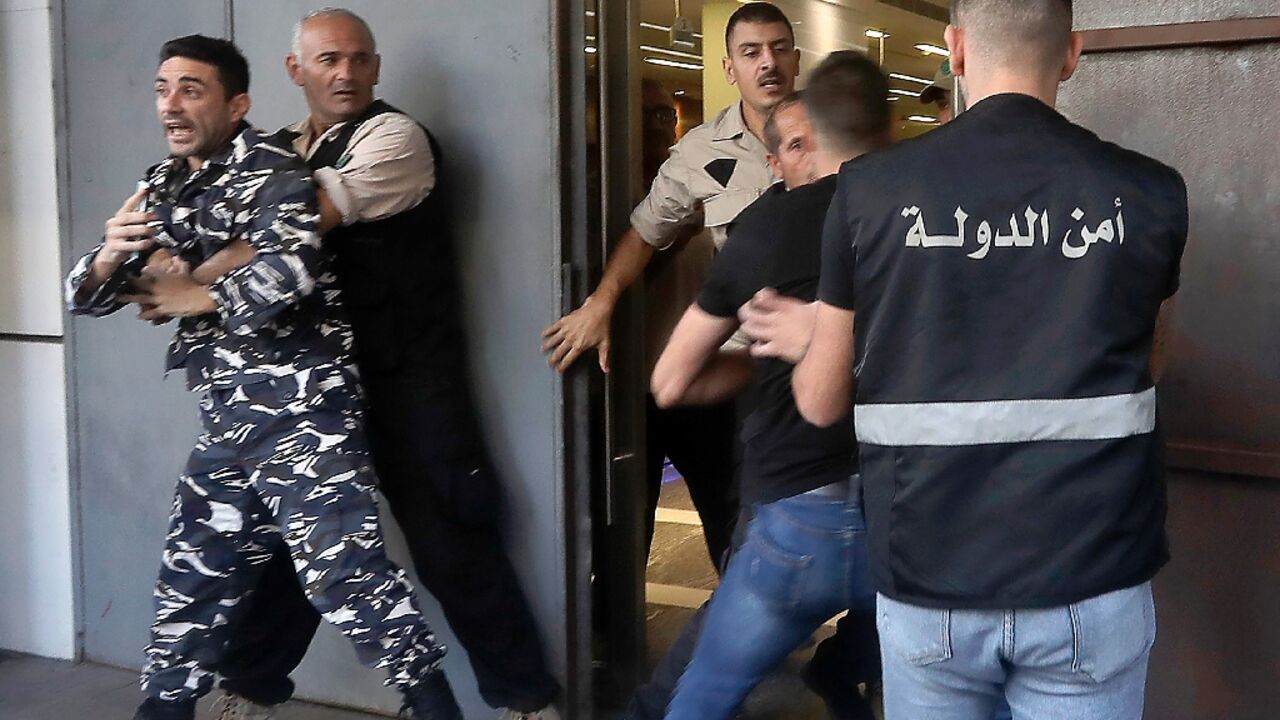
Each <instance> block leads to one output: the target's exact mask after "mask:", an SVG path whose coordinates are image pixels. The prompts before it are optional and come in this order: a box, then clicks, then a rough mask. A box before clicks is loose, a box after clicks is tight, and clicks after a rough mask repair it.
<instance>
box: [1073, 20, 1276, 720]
mask: <svg viewBox="0 0 1280 720" xmlns="http://www.w3.org/2000/svg"><path fill="white" fill-rule="evenodd" d="M1075 8H1076V17H1077V25H1078V26H1079V27H1081V28H1082V29H1091V28H1101V27H1125V26H1133V25H1154V24H1165V23H1175V22H1192V21H1200V20H1221V19H1229V18H1240V17H1262V16H1276V15H1280V0H1217V1H1214V0H1152V1H1151V2H1141V3H1117V2H1111V1H1110V0H1076V3H1075ZM1276 87H1280V43H1271V44H1259V45H1250V46H1238V47H1231V46H1224V47H1216V48H1206V47H1200V48H1187V49H1175V50H1153V51H1141V52H1123V53H1105V54H1098V55H1089V56H1086V58H1085V60H1084V62H1083V64H1082V65H1081V68H1080V71H1079V73H1078V74H1077V76H1076V78H1075V79H1073V80H1072V81H1071V82H1069V83H1068V84H1067V85H1066V86H1065V91H1064V96H1063V99H1062V107H1063V110H1064V112H1065V113H1066V114H1067V115H1068V116H1069V117H1071V118H1073V119H1075V120H1077V121H1079V122H1081V123H1082V124H1084V125H1085V126H1087V127H1089V128H1091V129H1093V130H1095V131H1096V132H1098V133H1099V134H1100V135H1101V136H1102V137H1103V138H1105V139H1108V140H1113V141H1116V142H1119V143H1121V144H1123V145H1126V146H1129V147H1132V148H1135V149H1137V150H1140V151H1142V152H1144V153H1147V154H1149V155H1152V156H1154V157H1156V158H1159V159H1160V160H1163V161H1165V162H1167V163H1169V164H1171V165H1173V166H1174V167H1177V168H1178V169H1179V170H1180V171H1182V173H1183V174H1184V176H1185V177H1186V179H1187V184H1188V188H1189V192H1190V204H1191V241H1190V245H1189V246H1188V250H1187V255H1186V258H1185V261H1184V263H1183V284H1182V289H1181V291H1180V292H1179V294H1178V296H1177V307H1176V314H1175V316H1174V323H1173V331H1174V332H1173V338H1172V340H1171V343H1170V360H1169V362H1170V365H1169V371H1168V373H1167V379H1166V382H1165V383H1164V384H1163V387H1162V389H1161V399H1160V402H1161V415H1162V420H1161V422H1162V423H1163V425H1164V426H1165V428H1166V431H1167V435H1169V436H1170V438H1171V439H1172V440H1174V441H1177V442H1189V443H1196V444H1201V445H1204V446H1209V447H1215V448H1221V449H1227V450H1231V449H1239V450H1255V451H1258V452H1261V451H1264V450H1270V451H1272V452H1274V451H1275V449H1277V444H1276V443H1277V438H1278V437H1280V375H1277V373H1276V358H1277V357H1280V290H1277V286H1276V284H1275V278H1276V277H1277V275H1280V232H1278V231H1277V230H1276V226H1275V218H1276V212H1277V209H1278V208H1280V169H1278V166H1277V163H1276V148H1277V146H1278V144H1280V127H1278V126H1277V125H1276V122H1275V119H1276V117H1278V116H1280V95H1278V94H1277V93H1276V92H1275V91H1274V89H1275V88H1276ZM1169 483H1170V498H1169V504H1170V509H1169V525H1168V526H1169V533H1170V538H1171V542H1172V551H1173V561H1172V562H1171V563H1170V565H1169V567H1168V568H1167V569H1166V570H1165V571H1164V572H1163V573H1162V574H1161V575H1160V576H1159V577H1158V578H1157V580H1156V583H1155V587H1156V600H1157V612H1158V614H1159V619H1160V630H1159V639H1158V641H1157V643H1156V649H1155V653H1154V656H1153V664H1152V671H1151V678H1150V684H1149V692H1148V710H1147V717H1150V718H1157V719H1158V720H1206V719H1209V718H1214V719H1216V718H1232V720H1263V719H1264V718H1273V717H1275V715H1276V711H1275V708H1276V707H1278V706H1280V684H1278V683H1276V678H1277V677H1280V651H1278V650H1277V648H1280V612H1278V611H1280V532H1278V530H1280V480H1274V479H1263V478H1246V477H1240V476H1233V475H1223V474H1215V473H1208V472H1197V471H1189V470H1173V471H1171V473H1170V477H1169Z"/></svg>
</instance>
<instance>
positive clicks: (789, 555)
mask: <svg viewBox="0 0 1280 720" xmlns="http://www.w3.org/2000/svg"><path fill="white" fill-rule="evenodd" d="M753 529H755V530H757V532H755V533H753V536H752V537H750V538H749V539H748V542H747V545H746V547H745V548H744V550H745V555H746V557H744V558H743V559H744V560H745V561H747V562H748V563H749V565H748V568H749V573H748V576H749V577H750V580H751V590H752V592H753V593H755V594H756V595H757V596H759V597H760V599H761V600H763V601H764V602H765V604H767V605H769V606H770V607H773V608H776V609H778V610H786V611H790V610H795V609H796V608H798V607H799V606H800V603H801V600H802V599H803V597H804V585H805V583H804V575H805V571H806V570H808V569H809V568H810V567H811V566H812V565H813V556H812V555H800V554H796V553H793V552H790V551H788V550H784V549H782V548H781V547H779V546H778V544H777V543H775V542H774V541H773V540H771V539H770V538H769V535H768V533H767V532H763V530H764V528H753Z"/></svg>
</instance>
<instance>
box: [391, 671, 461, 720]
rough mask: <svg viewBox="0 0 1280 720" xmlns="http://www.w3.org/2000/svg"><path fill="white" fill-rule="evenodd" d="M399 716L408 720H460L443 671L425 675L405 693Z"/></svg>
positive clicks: (459, 712)
mask: <svg viewBox="0 0 1280 720" xmlns="http://www.w3.org/2000/svg"><path fill="white" fill-rule="evenodd" d="M400 716H401V717H404V718H408V719H409V720H462V710H460V709H459V708H458V701H457V700H455V699H454V697H453V690H452V689H451V688H450V687H449V681H448V680H447V679H445V676H444V671H443V670H436V671H433V672H430V673H427V676H426V677H424V678H422V680H421V681H419V682H418V684H417V685H414V686H413V687H412V688H410V689H409V690H407V691H405V694H404V706H403V707H401V708H400Z"/></svg>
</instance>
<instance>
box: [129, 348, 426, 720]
mask: <svg viewBox="0 0 1280 720" xmlns="http://www.w3.org/2000/svg"><path fill="white" fill-rule="evenodd" d="M360 402H361V400H360V396H359V390H358V383H357V382H356V381H355V379H354V377H352V376H350V375H349V374H347V373H346V372H345V371H343V370H341V369H338V368H329V369H312V370H303V371H300V372H299V373H298V374H296V375H292V376H289V377H284V378H277V379H273V380H268V381H263V382H258V383H253V384H249V385H242V386H239V387H235V388H231V389H215V390H211V391H210V392H208V393H207V394H206V395H205V396H204V397H203V398H202V399H201V404H200V410H201V420H202V422H203V424H204V434H203V435H201V437H200V439H199V441H198V442H197V443H196V447H195V450H194V451H193V452H192V453H191V457H190V460H189V461H188V463H187V467H186V471H185V473H184V474H183V475H182V477H181V478H180V479H179V481H178V489H177V494H176V496H175V497H174V501H173V512H172V515H171V517H170V521H169V533H168V537H167V539H166V542H165V548H164V554H163V558H162V565H161V568H160V576H159V579H158V580H157V582H156V589H155V603H156V617H155V623H154V625H153V626H152V628H151V642H150V644H149V645H148V647H147V650H146V666H145V668H144V669H143V673H142V689H143V692H144V693H146V695H147V696H148V697H150V698H153V699H154V700H156V701H161V702H165V703H170V702H180V703H181V702H189V701H191V700H192V699H194V698H197V697H200V696H202V695H204V694H206V693H208V692H209V690H210V689H211V688H212V685H213V681H214V672H216V669H217V665H218V661H219V659H220V657H221V655H222V652H223V648H224V646H225V645H226V641H227V635H226V633H227V628H228V626H229V622H230V619H231V618H233V617H234V616H235V614H236V613H237V611H238V608H240V607H241V606H242V605H243V604H244V600H245V598H246V597H247V596H248V594H249V593H250V592H251V590H252V589H253V588H254V587H255V586H257V584H258V581H259V578H260V576H261V573H262V571H263V570H264V569H265V567H266V564H267V561H268V560H270V558H271V556H272V554H273V553H274V552H275V550H276V549H277V548H278V547H279V546H280V543H284V544H285V545H287V547H288V550H289V554H290V555H291V557H292V559H293V565H294V568H295V570H296V571H297V574H298V580H299V583H300V584H301V585H302V588H303V590H304V591H305V592H306V595H307V598H308V599H309V600H310V601H311V603H312V604H313V605H314V606H315V607H316V609H317V610H319V612H320V614H321V615H322V616H323V617H324V618H325V619H326V620H327V621H329V622H330V623H332V624H334V625H335V626H337V628H338V629H339V630H341V631H342V633H343V634H344V635H345V636H346V637H348V638H349V639H350V640H351V641H352V643H353V644H354V645H355V648H356V653H357V655H358V656H359V658H360V660H361V662H363V663H364V664H365V665H368V666H370V667H377V668H382V669H385V670H386V671H387V674H388V676H389V679H388V681H387V684H388V685H394V686H396V687H397V688H399V689H400V690H402V691H403V690H406V689H408V688H410V687H412V686H413V685H414V683H416V682H417V681H418V680H419V679H420V678H422V677H423V676H424V675H426V673H428V672H430V671H431V670H433V669H434V668H435V667H436V666H437V665H438V664H439V662H440V660H441V658H442V657H443V656H444V653H445V648H444V647H443V646H442V645H440V644H439V643H437V642H436V639H435V637H434V635H432V633H431V630H430V628H429V627H428V626H427V624H426V622H425V620H424V619H423V618H422V615H421V613H420V612H419V611H418V606H417V603H416V601H415V599H414V595H413V588H412V587H411V586H410V584H409V581H408V579H407V578H406V577H405V573H404V571H403V570H401V569H400V568H399V567H397V566H396V565H395V564H394V563H392V562H391V560H390V559H388V558H387V556H386V554H385V552H384V547H383V540H382V532H381V529H380V528H379V524H378V508H377V504H376V500H375V496H374V488H375V485H376V483H377V480H376V476H375V474H374V472H373V470H372V468H371V466H370V463H369V457H368V448H367V443H366V440H365V435H364V430H363V419H362V416H361V412H362V411H361V409H360Z"/></svg>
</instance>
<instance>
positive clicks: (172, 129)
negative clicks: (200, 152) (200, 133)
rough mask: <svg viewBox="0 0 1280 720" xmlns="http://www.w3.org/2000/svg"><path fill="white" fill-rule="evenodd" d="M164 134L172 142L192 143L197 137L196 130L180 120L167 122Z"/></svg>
mask: <svg viewBox="0 0 1280 720" xmlns="http://www.w3.org/2000/svg"><path fill="white" fill-rule="evenodd" d="M164 134H165V137H167V138H168V139H169V140H170V141H171V142H176V143H183V142H191V141H192V140H193V139H194V138H195V135H196V131H195V128H193V127H191V125H189V124H187V123H184V122H182V121H179V120H166V121H165V123H164Z"/></svg>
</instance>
